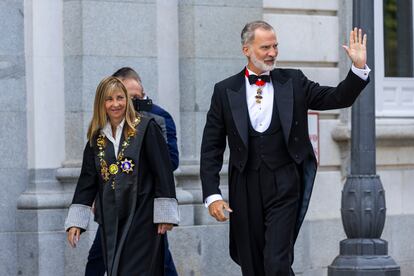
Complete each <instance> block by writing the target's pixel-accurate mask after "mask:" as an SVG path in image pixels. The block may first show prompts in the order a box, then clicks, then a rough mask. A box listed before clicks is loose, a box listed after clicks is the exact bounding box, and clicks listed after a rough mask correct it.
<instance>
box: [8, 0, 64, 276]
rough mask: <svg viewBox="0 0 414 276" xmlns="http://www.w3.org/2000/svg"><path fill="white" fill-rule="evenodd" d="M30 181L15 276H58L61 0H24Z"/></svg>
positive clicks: (21, 208) (21, 212)
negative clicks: (57, 174)
mask: <svg viewBox="0 0 414 276" xmlns="http://www.w3.org/2000/svg"><path fill="white" fill-rule="evenodd" d="M24 30H25V54H26V89H27V97H26V99H27V141H28V145H27V148H28V153H27V162H28V169H29V183H28V186H27V189H26V190H25V191H24V193H22V194H21V195H20V197H19V200H18V202H17V209H18V212H17V219H16V223H17V229H18V231H19V233H18V235H17V252H18V266H17V267H18V274H19V275H58V274H62V273H63V267H64V259H63V250H62V248H63V247H62V244H63V243H64V241H65V239H64V235H63V233H62V223H63V218H64V212H65V210H64V209H63V208H64V207H65V206H64V205H63V204H62V202H63V200H62V197H63V193H62V188H61V185H60V184H59V182H58V181H57V180H56V177H55V171H56V168H58V167H60V166H61V163H62V161H63V160H64V159H65V137H64V129H65V126H64V110H65V108H64V91H63V89H64V86H63V46H62V42H63V41H62V1H60V0H41V1H33V0H31V1H30V0H29V1H25V2H24Z"/></svg>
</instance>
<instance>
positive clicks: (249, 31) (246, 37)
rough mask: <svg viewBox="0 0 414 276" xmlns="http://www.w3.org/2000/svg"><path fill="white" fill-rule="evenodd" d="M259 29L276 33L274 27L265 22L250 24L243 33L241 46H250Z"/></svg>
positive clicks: (259, 21)
mask: <svg viewBox="0 0 414 276" xmlns="http://www.w3.org/2000/svg"><path fill="white" fill-rule="evenodd" d="M257 29H263V30H266V31H273V32H274V31H275V30H274V29H273V27H272V26H271V25H270V24H269V23H267V22H265V21H261V20H257V21H253V22H249V23H247V24H246V25H245V26H244V28H243V30H242V32H241V44H242V45H243V46H244V45H247V44H250V43H251V42H252V41H253V40H254V31H255V30H257Z"/></svg>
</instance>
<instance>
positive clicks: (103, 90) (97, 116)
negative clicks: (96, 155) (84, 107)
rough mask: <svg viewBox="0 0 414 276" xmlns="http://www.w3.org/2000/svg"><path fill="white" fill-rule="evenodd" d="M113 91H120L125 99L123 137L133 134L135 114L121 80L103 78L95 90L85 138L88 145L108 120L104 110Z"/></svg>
mask: <svg viewBox="0 0 414 276" xmlns="http://www.w3.org/2000/svg"><path fill="white" fill-rule="evenodd" d="M115 91H122V92H123V93H124V96H125V98H126V99H127V104H126V110H125V125H124V137H125V138H127V136H128V134H129V133H134V134H135V127H134V121H135V118H136V113H135V109H134V106H133V105H132V101H131V99H130V98H129V96H128V91H127V90H126V88H125V86H124V85H123V84H122V82H121V80H119V79H118V78H115V77H106V78H104V79H103V80H102V81H101V82H100V83H99V85H98V87H97V88H96V94H95V101H94V104H93V116H92V120H91V122H90V124H89V128H88V134H87V138H88V140H89V143H90V144H91V145H93V140H94V138H96V135H97V134H98V133H99V131H100V130H101V129H102V128H104V127H105V125H106V123H107V122H108V120H109V118H108V115H107V114H106V110H105V100H106V98H107V97H108V96H109V95H111V94H112V93H114V92H115Z"/></svg>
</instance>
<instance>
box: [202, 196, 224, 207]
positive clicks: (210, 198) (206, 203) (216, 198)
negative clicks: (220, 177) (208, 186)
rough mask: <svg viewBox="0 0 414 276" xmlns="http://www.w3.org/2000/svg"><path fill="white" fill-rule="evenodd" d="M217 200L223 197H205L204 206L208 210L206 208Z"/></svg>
mask: <svg viewBox="0 0 414 276" xmlns="http://www.w3.org/2000/svg"><path fill="white" fill-rule="evenodd" d="M217 200H223V197H222V196H221V195H220V194H212V195H210V196H208V197H206V199H205V200H204V206H205V207H206V208H208V206H210V204H211V203H213V202H214V201H217Z"/></svg>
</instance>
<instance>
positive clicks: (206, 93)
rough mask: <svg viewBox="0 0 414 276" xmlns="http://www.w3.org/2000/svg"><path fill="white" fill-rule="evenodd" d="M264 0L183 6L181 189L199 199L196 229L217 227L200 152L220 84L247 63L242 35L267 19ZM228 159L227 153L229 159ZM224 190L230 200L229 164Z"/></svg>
mask: <svg viewBox="0 0 414 276" xmlns="http://www.w3.org/2000/svg"><path fill="white" fill-rule="evenodd" d="M262 11H263V2H262V1H261V0H260V1H259V0H254V1H251V0H243V1H239V0H230V1H228V0H226V1H224V0H223V1H209V0H196V1H179V5H178V18H179V20H178V22H179V25H178V28H179V80H180V96H181V97H180V120H181V122H180V124H181V134H180V136H181V148H180V156H181V161H180V172H179V173H178V174H177V185H178V187H182V188H183V189H184V190H186V191H189V192H190V193H191V194H192V196H193V200H194V214H195V223H196V224H212V223H216V222H215V220H213V219H212V218H211V217H210V216H209V215H208V212H207V211H206V209H205V207H204V205H203V204H202V195H201V184H200V180H199V165H200V163H199V162H200V147H201V139H202V133H203V129H204V125H205V119H206V113H207V110H208V108H209V106H210V100H211V95H212V93H213V88H214V84H215V83H216V82H218V81H221V80H223V79H225V78H227V77H229V76H231V75H234V74H236V73H238V72H240V71H241V70H242V68H243V66H244V65H245V64H246V60H245V57H244V56H243V54H242V51H241V43H240V33H241V30H242V28H243V27H244V25H245V24H246V23H247V22H249V21H253V20H259V19H262V17H263V14H262ZM226 156H227V154H226ZM227 162H228V157H225V162H224V163H225V164H224V166H223V170H222V179H221V180H222V181H221V185H220V188H221V189H222V192H223V195H224V197H225V198H227V164H226V163H227Z"/></svg>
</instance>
